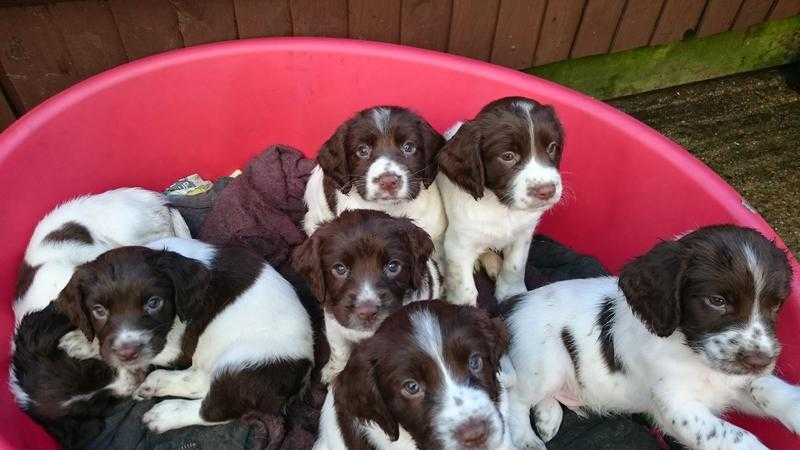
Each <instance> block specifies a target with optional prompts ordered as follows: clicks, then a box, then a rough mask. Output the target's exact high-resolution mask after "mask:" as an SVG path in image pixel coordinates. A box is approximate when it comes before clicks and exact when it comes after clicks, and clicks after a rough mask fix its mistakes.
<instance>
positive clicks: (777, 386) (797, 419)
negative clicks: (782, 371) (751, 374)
mask: <svg viewBox="0 0 800 450" xmlns="http://www.w3.org/2000/svg"><path fill="white" fill-rule="evenodd" d="M750 396H751V398H752V400H753V402H754V403H755V405H756V406H758V407H759V408H760V409H761V410H762V411H764V412H766V413H767V414H768V415H771V416H774V417H775V418H776V419H778V420H779V421H780V422H781V423H783V425H784V426H786V428H788V429H789V430H791V431H792V432H793V433H795V434H800V387H798V386H795V385H791V384H788V383H786V382H784V381H783V380H780V379H778V378H777V377H774V376H767V377H761V378H757V379H755V380H753V382H752V383H751V385H750Z"/></svg>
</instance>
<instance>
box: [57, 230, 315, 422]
mask: <svg viewBox="0 0 800 450" xmlns="http://www.w3.org/2000/svg"><path fill="white" fill-rule="evenodd" d="M149 247H150V248H147V247H122V248H119V249H115V250H111V251H109V252H106V253H104V254H102V255H100V257H99V258H97V259H96V260H95V261H92V262H90V263H87V264H84V265H82V266H80V267H79V268H78V270H77V271H76V272H75V275H73V277H72V279H71V280H70V282H69V284H67V287H66V288H64V290H63V291H62V293H61V295H60V296H59V298H58V300H57V306H58V307H59V308H60V309H61V310H63V311H64V312H65V313H66V314H67V315H68V316H69V317H70V319H71V320H72V322H73V324H74V325H75V326H77V327H79V328H80V330H82V331H83V332H84V333H85V334H86V335H87V337H88V338H89V339H90V340H91V339H92V338H93V337H94V336H95V335H96V336H97V337H98V339H99V341H100V354H101V355H102V358H103V359H104V360H105V361H106V362H108V363H109V364H110V365H112V366H114V367H118V368H124V369H126V370H136V369H138V368H146V367H148V366H150V365H154V366H161V367H164V368H163V369H159V370H155V371H153V372H151V373H150V374H149V375H148V376H147V378H146V379H145V380H144V383H142V384H141V385H140V386H139V387H138V389H137V390H136V392H135V393H134V396H135V397H139V398H150V397H165V396H172V397H183V398H184V399H169V400H163V401H161V402H160V403H157V404H156V405H155V406H153V408H152V409H150V410H149V411H148V412H147V413H146V414H145V415H144V417H143V418H142V420H143V421H144V423H145V425H147V427H148V428H150V429H151V430H153V431H156V432H159V433H160V432H164V431H167V430H171V429H175V428H181V427H186V426H190V425H213V424H217V423H223V422H226V421H230V420H234V419H238V418H239V417H241V416H242V415H243V414H245V413H248V412H251V411H258V412H261V413H265V414H275V415H278V414H281V412H282V411H283V408H284V407H285V406H286V404H287V402H289V401H290V399H292V398H294V396H296V395H297V394H298V393H299V392H300V391H301V390H302V389H303V388H304V386H305V383H306V380H307V377H308V374H309V372H310V369H311V365H312V360H313V343H312V330H311V322H310V319H309V317H308V314H307V313H306V310H305V309H304V308H303V306H302V305H301V304H300V300H299V299H298V297H297V294H296V293H295V291H294V289H293V288H292V286H291V285H290V284H289V282H287V281H286V280H285V279H283V278H282V277H281V276H280V275H279V274H278V273H277V272H276V271H275V269H273V268H272V267H271V266H269V265H268V264H267V263H266V262H265V261H264V260H263V259H261V258H260V257H259V256H257V255H255V254H253V253H251V252H249V251H247V250H244V249H238V248H232V247H231V248H225V247H220V248H217V247H213V246H211V245H208V244H205V243H202V242H200V241H195V240H188V239H177V238H173V239H167V240H162V241H157V242H154V243H152V244H150V245H149ZM54 375H55V374H54Z"/></svg>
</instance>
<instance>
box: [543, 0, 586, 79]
mask: <svg viewBox="0 0 800 450" xmlns="http://www.w3.org/2000/svg"><path fill="white" fill-rule="evenodd" d="M584 4H585V0H561V1H550V2H548V3H547V10H546V11H545V13H544V20H543V21H542V30H541V36H542V38H541V39H540V40H539V45H538V46H537V48H536V56H534V58H533V65H535V66H539V65H542V64H547V63H551V62H554V61H561V60H562V59H567V57H568V56H569V51H570V49H572V42H573V40H574V39H575V32H576V31H578V24H579V23H580V20H581V14H582V12H583V7H584Z"/></svg>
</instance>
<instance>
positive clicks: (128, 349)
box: [114, 343, 142, 362]
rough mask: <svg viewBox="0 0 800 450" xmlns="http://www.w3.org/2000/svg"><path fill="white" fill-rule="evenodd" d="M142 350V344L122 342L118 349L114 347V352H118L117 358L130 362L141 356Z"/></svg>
mask: <svg viewBox="0 0 800 450" xmlns="http://www.w3.org/2000/svg"><path fill="white" fill-rule="evenodd" d="M141 351H142V344H135V343H134V344H122V345H120V346H119V347H117V348H116V349H114V353H116V355H117V358H119V359H120V360H121V361H125V362H129V361H133V360H134V359H136V358H138V357H139V353H141Z"/></svg>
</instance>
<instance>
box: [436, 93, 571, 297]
mask: <svg viewBox="0 0 800 450" xmlns="http://www.w3.org/2000/svg"><path fill="white" fill-rule="evenodd" d="M452 132H453V130H451V132H450V133H452ZM563 141H564V133H563V131H562V128H561V124H560V122H559V121H558V118H557V117H556V114H555V111H554V110H553V108H552V107H550V106H543V105H540V104H539V103H537V102H536V101H534V100H531V99H526V98H521V97H508V98H503V99H500V100H496V101H494V102H492V103H489V104H488V105H486V106H485V107H484V108H483V109H482V110H481V111H480V112H479V113H478V115H477V116H476V117H475V118H474V119H473V120H470V121H468V122H466V123H464V124H462V125H461V126H460V127H459V128H458V129H457V131H455V135H454V136H452V138H451V139H450V140H449V141H448V142H447V144H446V145H445V146H444V148H443V149H442V151H441V152H440V154H439V172H440V173H439V175H438V176H437V179H436V182H437V184H438V186H439V190H440V191H441V194H442V202H443V204H444V208H445V211H446V212H447V219H448V226H447V230H446V232H445V236H444V254H445V261H446V264H445V265H446V267H447V270H446V272H447V276H446V282H445V285H446V290H447V299H448V301H450V302H452V303H457V304H471V305H474V304H475V302H476V300H477V295H478V291H477V289H476V288H475V282H474V280H473V275H472V273H473V270H474V269H473V268H474V266H475V263H476V262H477V260H478V258H479V257H481V255H485V256H483V257H482V260H483V261H484V262H485V265H491V266H497V267H496V268H495V270H496V271H497V272H498V273H497V284H496V289H495V296H496V297H497V299H498V300H501V301H502V300H503V299H505V298H508V297H510V296H512V295H514V294H519V293H522V292H525V291H526V290H527V289H526V288H525V280H524V277H525V265H526V261H527V259H528V249H529V247H530V244H531V239H532V238H533V231H534V229H535V228H536V225H537V224H538V223H539V219H540V218H541V216H542V213H544V212H545V211H546V210H547V209H549V208H550V207H552V206H553V205H554V204H556V203H557V202H558V200H559V199H560V198H561V191H562V186H561V176H560V174H559V171H558V167H559V163H560V162H561V152H562V148H563ZM490 251H501V252H502V261H500V262H498V261H497V256H496V254H494V253H487V252H490ZM487 269H488V268H487Z"/></svg>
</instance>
